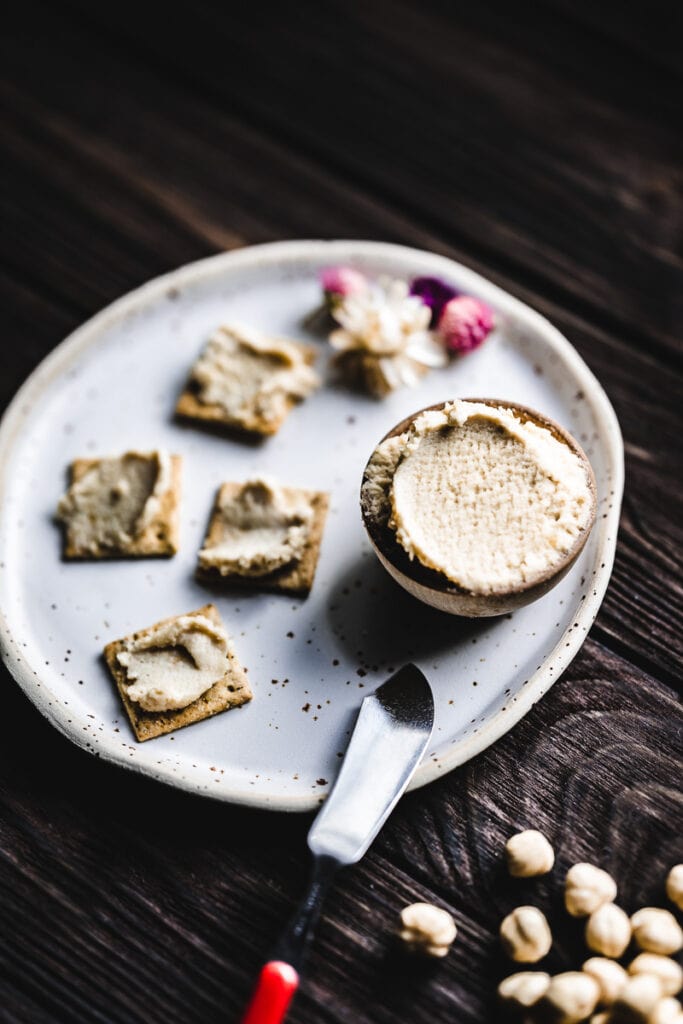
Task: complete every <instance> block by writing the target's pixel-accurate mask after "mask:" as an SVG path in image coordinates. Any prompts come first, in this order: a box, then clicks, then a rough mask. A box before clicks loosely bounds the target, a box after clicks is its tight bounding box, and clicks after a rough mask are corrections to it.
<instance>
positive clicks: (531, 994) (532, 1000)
mask: <svg viewBox="0 0 683 1024" xmlns="http://www.w3.org/2000/svg"><path fill="white" fill-rule="evenodd" d="M549 984H550V975H549V974H546V972H545V971H519V973H517V974H511V975H510V976H509V977H507V978H503V980H502V981H501V983H500V985H499V986H498V998H499V999H500V1001H501V1003H503V1004H504V1005H505V1006H510V1007H513V1008H518V1009H525V1010H528V1009H529V1007H531V1006H534V1005H535V1004H536V1003H537V1002H538V1000H539V999H540V998H541V996H543V995H544V994H545V992H546V991H547V988H548V985H549Z"/></svg>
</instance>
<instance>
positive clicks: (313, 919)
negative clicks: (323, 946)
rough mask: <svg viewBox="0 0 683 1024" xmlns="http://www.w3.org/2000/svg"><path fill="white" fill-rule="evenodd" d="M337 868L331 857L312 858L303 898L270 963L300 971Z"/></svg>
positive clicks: (336, 862) (338, 865)
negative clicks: (282, 963)
mask: <svg viewBox="0 0 683 1024" xmlns="http://www.w3.org/2000/svg"><path fill="white" fill-rule="evenodd" d="M340 867H341V865H340V863H339V861H338V860H336V859H335V858H334V857H329V856H326V855H323V856H319V857H316V858H315V859H314V861H313V871H312V873H311V880H310V882H309V885H308V889H307V890H306V895H305V896H304V898H303V899H302V900H301V902H300V903H299V906H298V907H297V909H296V911H295V912H294V915H293V917H292V919H291V920H290V922H289V924H288V925H287V927H286V928H285V930H284V932H283V933H282V935H281V936H280V939H279V941H278V943H277V945H276V946H275V949H274V950H273V952H272V954H271V957H270V959H271V960H284V961H285V962H286V963H288V964H291V965H292V966H293V967H295V968H296V970H297V971H300V970H301V966H302V964H303V962H304V960H305V958H306V953H307V951H308V947H309V946H310V944H311V939H312V938H313V934H314V932H315V926H316V924H317V923H318V919H319V917H320V912H321V910H322V905H323V900H324V899H325V896H326V894H327V891H328V889H329V888H330V885H331V884H332V881H333V880H334V877H335V875H336V874H337V871H338V870H339V868H340Z"/></svg>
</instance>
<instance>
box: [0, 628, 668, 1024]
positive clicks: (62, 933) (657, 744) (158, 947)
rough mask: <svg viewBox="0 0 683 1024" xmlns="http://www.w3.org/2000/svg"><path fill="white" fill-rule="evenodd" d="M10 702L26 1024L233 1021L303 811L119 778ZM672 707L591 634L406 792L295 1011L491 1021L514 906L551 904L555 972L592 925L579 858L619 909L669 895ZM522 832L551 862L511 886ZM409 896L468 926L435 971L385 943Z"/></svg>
mask: <svg viewBox="0 0 683 1024" xmlns="http://www.w3.org/2000/svg"><path fill="white" fill-rule="evenodd" d="M7 713H8V714H10V715H11V719H12V722H13V734H12V736H10V737H8V738H7V741H6V742H5V743H4V744H3V747H2V750H0V780H2V781H1V783H0V822H1V829H2V831H1V839H2V842H1V845H0V849H1V850H2V853H1V856H0V864H1V868H2V869H1V871H0V884H1V886H2V899H3V906H4V908H5V914H4V921H5V922H7V921H11V922H12V948H11V951H10V952H11V960H10V961H8V960H7V959H6V960H5V962H4V968H3V970H4V971H5V972H7V973H8V974H9V976H10V978H11V979H12V989H13V991H12V997H11V1001H10V1006H13V1007H14V1009H13V1012H14V1014H15V1018H14V1019H16V1020H22V1021H25V1020H33V1019H37V1020H40V1019H41V1018H40V1016H39V1014H40V1012H42V1013H43V1014H44V1019H46V1020H79V1021H84V1022H89V1021H105V1020H106V1021H111V1022H119V1021H121V1022H123V1021H130V1022H131V1024H132V1022H135V1021H141V1022H142V1021H147V1022H151V1024H154V1022H157V1021H159V1022H161V1021H167V1022H175V1021H178V1022H180V1021H183V1022H192V1021H197V1022H199V1021H202V1022H206V1021H211V1020H214V1019H215V1020H220V1019H232V1017H233V1016H234V1015H236V1014H237V1013H238V1011H239V1008H240V1006H241V1005H242V1003H243V1000H244V999H245V997H246V995H247V992H248V989H249V986H250V983H251V980H252V979H253V977H254V974H255V972H256V970H257V967H258V964H259V962H260V960H261V958H262V957H263V955H264V952H265V951H266V950H267V949H268V948H269V947H270V945H271V943H272V941H273V940H274V939H275V937H276V935H277V932H278V930H279V928H280V927H281V925H282V924H283V922H284V921H285V920H286V918H287V915H288V913H289V912H290V910H291V908H292V906H293V903H294V901H295V899H296V896H297V893H299V892H300V891H301V888H302V886H303V884H304V880H305V873H306V858H305V855H304V836H305V830H306V827H307V824H306V819H305V818H299V817H287V816H278V815H275V816H273V815H269V814H265V813H257V812H248V811H246V810H242V809H238V808H229V807H225V806H222V805H217V804H213V803H211V802H209V801H196V800H193V799H192V798H191V797H188V796H186V795H183V794H180V793H176V792H174V791H172V790H170V789H163V788H161V787H158V786H155V785H154V784H152V783H149V782H145V781H143V780H141V779H139V778H136V777H134V776H132V775H126V774H125V773H123V772H120V771H119V770H116V769H113V768H111V767H109V766H108V765H106V764H103V763H101V762H98V761H96V760H93V759H91V758H88V757H87V755H86V754H84V753H83V752H81V751H78V750H76V749H75V748H72V747H70V746H69V745H68V744H67V743H66V741H65V740H64V739H63V738H61V737H60V736H58V735H57V734H56V733H55V732H54V731H53V730H52V729H51V728H50V727H49V726H48V725H47V723H45V722H44V721H43V720H42V719H40V718H39V716H38V714H37V712H36V711H35V710H34V709H33V708H32V707H31V706H30V705H29V704H28V703H27V702H26V701H25V699H24V698H23V697H22V696H20V695H19V693H18V692H17V691H16V690H15V689H11V690H10V691H9V692H8V707H7ZM676 716H677V707H676V701H675V699H674V697H673V695H672V693H671V691H669V690H667V689H666V688H665V687H662V686H661V685H660V684H658V683H657V682H656V681H655V680H653V679H652V678H650V677H648V676H646V675H644V674H643V673H640V672H638V671H637V670H634V669H633V668H632V667H631V666H629V664H628V662H625V661H624V660H622V659H620V658H618V657H616V656H614V655H611V654H610V652H609V651H608V650H606V649H605V648H602V647H600V646H599V645H598V644H596V643H595V642H592V641H589V642H588V644H587V645H586V647H585V648H584V650H583V652H582V654H581V655H580V656H579V658H578V659H577V661H576V662H575V663H574V665H573V666H572V667H571V668H570V670H569V671H568V672H567V674H566V675H565V677H564V679H563V680H562V682H561V683H558V684H557V685H556V686H555V687H554V688H553V689H552V690H551V691H550V693H549V694H548V695H547V696H546V697H545V698H544V699H543V701H542V702H541V703H540V704H538V705H537V706H536V707H535V708H534V709H533V711H532V712H531V713H530V715H529V716H528V717H527V718H526V719H525V720H524V721H523V722H522V723H520V724H519V725H518V726H517V727H516V728H515V730H514V731H513V732H512V733H510V734H509V735H508V736H506V737H505V738H504V739H503V740H502V741H501V742H499V743H498V744H497V745H496V747H495V748H493V749H492V750H489V751H487V752H486V753H484V754H483V755H481V756H480V757H478V758H476V759H475V760H474V761H473V762H472V763H471V764H470V765H467V766H465V767H464V768H462V769H460V770H459V771H458V772H456V773H454V774H451V775H449V776H447V777H446V778H444V779H443V780H441V781H440V782H437V783H435V784H434V785H432V786H429V787H427V788H426V789H424V790H422V791H420V792H417V793H414V794H411V795H410V796H408V797H407V798H406V799H405V800H404V801H403V802H402V804H401V806H400V808H399V809H398V811H397V812H396V813H395V815H394V816H393V818H392V820H391V823H390V824H389V826H388V827H387V828H386V829H385V831H384V832H383V833H382V835H381V836H380V838H379V839H378V840H377V842H376V844H375V846H374V847H373V849H372V850H371V852H370V854H369V855H368V857H367V859H366V860H365V861H364V862H363V863H362V865H360V866H358V867H356V868H354V869H350V870H349V871H348V872H347V873H346V874H345V875H344V876H343V877H342V880H341V881H340V884H339V885H338V886H337V888H336V889H335V891H334V893H333V894H332V897H331V899H330V903H329V906H328V908H327V910H326V914H325V919H324V921H323V924H322V927H321V930H320V938H319V942H317V943H316V947H315V950H314V953H313V956H312V959H311V964H310V971H309V980H307V981H306V982H305V984H304V990H303V993H302V997H301V999H300V1001H299V1002H298V1003H297V1006H296V1008H295V1010H294V1012H293V1014H292V1018H291V1019H292V1022H293V1024H298V1022H300V1024H304V1022H306V1024H308V1022H310V1021H311V1020H316V1021H317V1020H320V1021H335V1022H337V1021H339V1022H341V1021H348V1020H354V1021H358V1022H359V1024H365V1022H368V1024H369V1022H371V1021H372V1022H379V1024H383V1022H390V1021H395V1020H397V1019H410V1020H411V1021H414V1022H415V1024H421V1022H423V1021H424V1022H427V1021H434V1020H444V1021H446V1020H448V1019H449V1018H451V1017H452V1016H453V1015H454V1014H456V1013H457V1015H458V1019H459V1020H463V1021H467V1022H469V1021H471V1022H474V1021H482V1020H485V1019H492V1017H491V1015H492V1014H493V991H494V987H495V984H496V983H497V980H498V979H499V978H500V977H501V976H503V974H504V972H505V971H507V970H509V965H508V964H507V963H506V962H505V961H504V959H503V958H502V956H501V955H500V953H499V951H498V945H497V941H496V938H495V932H496V929H497V925H498V923H499V921H500V919H501V918H502V916H503V915H504V914H505V913H506V912H507V911H508V910H509V909H511V907H512V906H513V905H515V904H516V903H518V902H526V901H532V902H534V903H538V905H540V906H542V907H544V908H546V909H547V910H548V914H549V917H550V919H551V921H552V923H553V925H554V930H555V946H554V950H553V953H552V955H551V957H550V959H549V966H550V968H551V969H554V970H559V969H563V968H566V967H568V966H570V965H575V964H576V963H577V961H578V958H580V957H581V956H582V943H581V941H580V924H579V923H578V922H571V921H569V920H568V919H567V917H566V915H564V913H563V912H562V910H561V907H560V904H561V899H560V888H561V886H560V881H561V878H562V873H563V872H564V871H565V870H566V868H567V867H568V866H569V865H570V864H571V863H573V862H575V861H576V860H579V859H590V860H595V861H597V862H599V863H601V864H603V865H604V866H605V867H607V868H608V869H609V870H611V871H613V872H614V874H615V876H616V877H617V879H618V880H619V885H620V896H619V900H620V902H621V903H622V905H623V906H624V907H625V908H626V909H627V910H629V911H631V910H633V909H635V908H636V907H637V906H639V905H641V904H642V903H645V902H654V903H660V902H661V900H662V898H663V895H662V883H663V877H664V873H665V869H666V868H667V867H668V865H669V864H670V863H673V862H674V861H675V860H677V859H678V860H680V859H681V858H682V857H683V848H682V844H681V836H680V829H679V827H678V822H679V820H680V810H681V794H680V789H679V786H678V780H677V776H676V770H677V765H679V764H680V758H681V754H682V753H683V751H682V750H681V744H682V738H681V733H680V729H679V728H678V720H677V717H676ZM26 735H30V736H31V737H32V743H31V744H30V745H27V744H26V742H25V740H24V739H23V737H25V736H26ZM36 749H40V750H41V751H42V754H43V758H42V764H41V763H39V762H38V760H37V759H36V757H35V750H36ZM46 763H49V764H50V765H51V770H50V773H49V776H46V775H45V772H44V768H43V765H44V764H46ZM524 826H536V827H540V828H542V829H543V830H545V831H547V833H548V835H549V836H550V837H551V838H552V840H553V842H554V843H555V846H556V849H557V853H558V862H557V868H556V869H555V871H554V872H553V874H552V876H551V877H550V878H547V879H546V878H544V879H541V880H536V881H529V882H515V883H514V884H513V883H511V882H510V880H509V879H508V878H507V877H506V873H505V871H504V869H503V867H502V860H501V857H502V844H503V842H504V840H505V839H506V838H507V836H508V834H510V832H511V831H512V830H514V829H515V828H519V827H524ZM169 851H172V855H169ZM416 899H428V900H435V901H437V902H438V903H439V904H441V905H444V906H447V907H448V908H450V909H451V910H452V912H453V913H454V915H455V917H456V920H457V921H458V925H459V928H460V936H459V939H458V940H457V942H456V946H455V947H454V950H453V953H452V954H451V956H449V958H448V959H447V960H446V961H444V962H443V963H440V964H438V965H435V966H434V965H433V966H432V968H431V969H425V968H424V967H422V968H421V967H420V965H419V964H413V963H411V962H408V963H405V962H403V961H401V959H400V957H398V955H397V952H396V950H395V947H394V944H393V939H392V936H393V933H394V929H395V925H396V916H397V913H398V911H399V910H400V908H401V907H402V906H403V905H404V904H406V903H408V902H411V901H414V900H416ZM38 903H39V904H40V914H36V907H37V905H38ZM3 946H4V943H3ZM6 951H9V950H6ZM331 994H333V997H332V998H331ZM34 1013H35V1016H34ZM231 1015H232V1016H231ZM9 1019H12V1018H11V1017H10V1018H9Z"/></svg>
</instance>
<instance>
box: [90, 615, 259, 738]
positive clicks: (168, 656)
mask: <svg viewBox="0 0 683 1024" xmlns="http://www.w3.org/2000/svg"><path fill="white" fill-rule="evenodd" d="M104 657H105V660H106V662H107V665H108V666H109V671H110V672H111V674H112V676H113V677H114V681H115V682H116V686H117V688H118V691H119V694H120V696H121V700H122V701H123V705H124V707H125V709H126V713H127V714H128V718H129V719H130V724H131V725H132V727H133V730H134V732H135V735H136V736H137V738H138V740H140V741H142V740H149V739H153V738H154V737H155V736H162V735H163V734H164V733H169V732H173V731H174V730H175V729H181V728H182V727H183V726H185V725H191V724H192V723H193V722H200V721H202V719H204V718H210V717H211V716H212V715H217V714H219V713H220V712H221V711H228V710H229V709H230V708H235V707H239V706H240V705H242V704H245V703H247V701H250V700H251V698H252V692H251V689H250V687H249V683H248V681H247V676H246V672H245V670H244V669H243V668H242V666H241V665H240V663H239V661H238V660H237V658H236V656H235V653H234V651H233V645H232V641H231V640H230V638H229V637H228V636H227V634H226V632H225V628H224V626H223V623H222V621H221V617H220V615H219V613H218V610H217V608H216V607H215V605H213V604H207V605H204V606H203V607H202V608H199V609H197V611H194V612H188V613H187V614H186V615H176V616H173V617H171V618H168V619H162V620H161V622H157V623H156V624H155V625H154V626H150V627H149V628H148V629H143V630H141V631H140V632H138V633H133V634H132V635H131V636H127V637H124V639H122V640H114V641H113V642H112V643H109V644H107V646H106V647H105V649H104Z"/></svg>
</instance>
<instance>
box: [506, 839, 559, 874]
mask: <svg viewBox="0 0 683 1024" xmlns="http://www.w3.org/2000/svg"><path fill="white" fill-rule="evenodd" d="M505 856H506V858H507V865H508V871H509V872H510V874H511V875H512V877H513V878H533V877H534V876H535V875H546V874H547V873H548V872H549V871H550V870H551V869H552V866H553V864H554V863H555V853H554V851H553V848H552V846H551V845H550V843H549V842H548V840H547V839H546V837H545V836H544V835H543V833H542V832H538V831H537V830H536V829H535V828H528V829H525V831H524V832H518V833H517V834H516V835H514V836H511V837H510V838H509V839H508V841H507V843H506V844H505Z"/></svg>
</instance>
